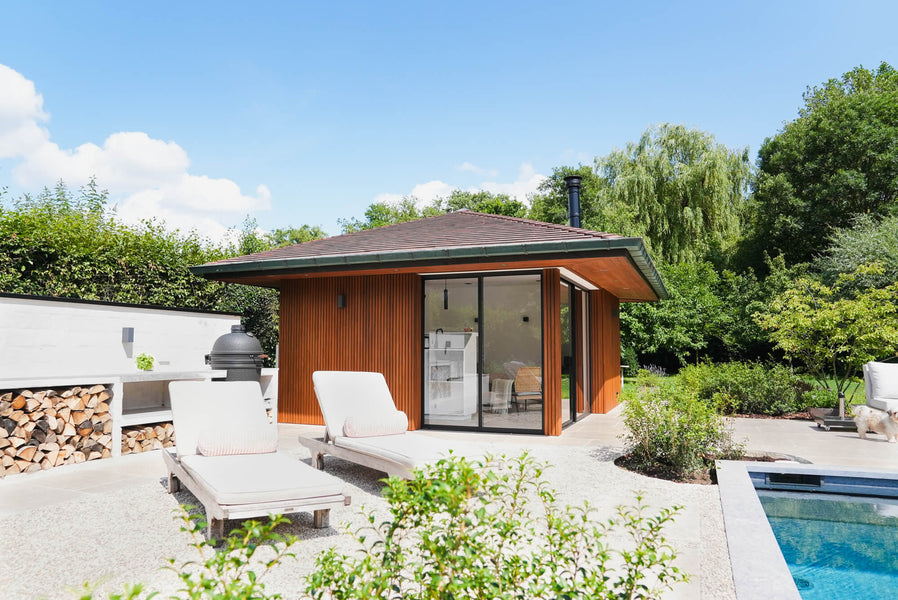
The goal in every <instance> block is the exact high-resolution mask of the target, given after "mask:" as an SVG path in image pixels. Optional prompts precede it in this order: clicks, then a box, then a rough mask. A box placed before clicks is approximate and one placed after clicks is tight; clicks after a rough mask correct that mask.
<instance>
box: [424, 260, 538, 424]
mask: <svg viewBox="0 0 898 600" xmlns="http://www.w3.org/2000/svg"><path fill="white" fill-rule="evenodd" d="M516 275H539V290H540V300H539V310H540V331H539V354H540V361H541V365H542V366H541V367H540V368H541V369H542V371H543V377H545V368H546V350H545V337H546V330H545V328H546V307H545V302H543V286H544V285H545V277H544V276H543V271H542V270H541V269H525V270H521V271H500V272H496V273H491V272H476V271H475V272H461V273H445V274H427V275H423V274H422V275H421V331H420V336H421V340H423V339H424V336H425V335H427V323H426V311H427V303H426V298H425V293H424V290H425V287H426V283H427V282H428V281H432V280H433V281H439V280H441V279H476V280H477V317H476V321H475V322H476V323H477V333H478V335H477V375H478V378H482V377H483V374H484V373H483V356H484V335H483V315H484V310H483V280H484V279H487V278H492V277H514V276H516ZM424 352H425V350H424V348H423V343H422V350H421V355H420V356H419V357H418V358H419V360H420V361H421V363H420V364H421V366H420V372H421V427H422V429H433V430H438V431H469V432H481V433H522V434H529V435H533V434H537V435H543V433H544V432H545V428H546V402H547V400H546V396H545V383H543V402H542V415H541V419H540V423H541V428H540V429H518V428H508V427H484V426H483V400H484V399H483V385H477V386H476V388H477V426H476V427H472V426H455V425H435V424H429V423H427V414H426V413H425V410H426V408H427V403H426V399H427V391H426V389H425V387H426V386H427V378H426V377H425V373H424Z"/></svg>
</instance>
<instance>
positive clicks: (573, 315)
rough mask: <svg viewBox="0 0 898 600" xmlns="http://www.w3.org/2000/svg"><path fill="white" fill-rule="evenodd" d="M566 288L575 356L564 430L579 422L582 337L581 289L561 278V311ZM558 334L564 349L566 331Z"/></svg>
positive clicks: (571, 364)
mask: <svg viewBox="0 0 898 600" xmlns="http://www.w3.org/2000/svg"><path fill="white" fill-rule="evenodd" d="M565 286H567V288H568V293H569V296H568V313H569V314H570V319H569V321H570V322H569V323H568V328H569V334H570V336H571V352H572V353H573V356H572V357H571V358H572V360H571V363H570V366H569V368H570V373H568V399H567V402H568V415H569V418H568V420H567V421H562V422H561V427H562V428H564V427H567V426H568V425H572V424H574V423H576V422H577V359H578V355H579V352H578V351H577V344H578V342H579V341H580V336H579V335H577V322H578V320H579V319H578V318H577V311H578V310H579V308H580V307H579V304H580V303H579V301H578V300H577V296H578V294H577V290H578V289H579V288H577V286H576V285H574V283H573V282H571V281H568V280H567V279H565V278H563V277H562V278H561V283H560V285H559V303H558V308H559V310H561V302H560V299H561V297H562V290H563V289H564V287H565ZM559 323H561V324H563V321H561V318H560V315H559ZM558 333H559V341H560V342H561V343H562V348H563V343H564V331H559V332H558ZM561 363H562V365H563V364H564V354H563V353H562V356H561ZM563 379H564V376H563V375H562V380H563ZM561 401H562V402H564V397H562V398H561Z"/></svg>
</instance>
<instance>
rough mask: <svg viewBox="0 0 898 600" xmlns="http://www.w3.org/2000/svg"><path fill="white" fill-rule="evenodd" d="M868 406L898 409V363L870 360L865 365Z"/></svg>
mask: <svg viewBox="0 0 898 600" xmlns="http://www.w3.org/2000/svg"><path fill="white" fill-rule="evenodd" d="M864 388H865V390H866V396H867V406H869V407H871V408H876V409H879V410H892V411H898V363H881V362H868V363H867V364H865V365H864Z"/></svg>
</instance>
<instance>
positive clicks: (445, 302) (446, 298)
mask: <svg viewBox="0 0 898 600" xmlns="http://www.w3.org/2000/svg"><path fill="white" fill-rule="evenodd" d="M443 310H449V282H448V281H444V282H443Z"/></svg>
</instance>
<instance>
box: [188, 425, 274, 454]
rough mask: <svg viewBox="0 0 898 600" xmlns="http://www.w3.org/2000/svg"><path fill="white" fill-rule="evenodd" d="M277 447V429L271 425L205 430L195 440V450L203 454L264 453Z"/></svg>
mask: <svg viewBox="0 0 898 600" xmlns="http://www.w3.org/2000/svg"><path fill="white" fill-rule="evenodd" d="M277 449H278V434H277V429H276V428H275V427H274V426H272V425H257V426H255V427H241V428H239V429H233V428H227V429H215V430H207V431H204V432H202V433H201V434H200V435H199V438H197V441H196V451H197V452H198V453H199V454H202V455H203V456H229V455H232V454H266V453H269V452H277Z"/></svg>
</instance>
